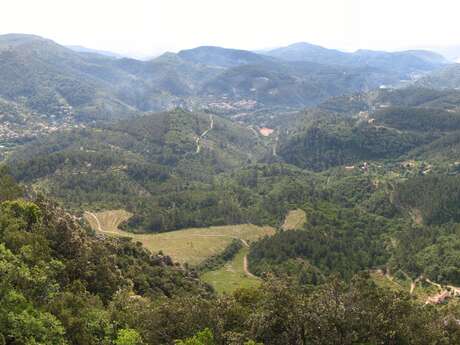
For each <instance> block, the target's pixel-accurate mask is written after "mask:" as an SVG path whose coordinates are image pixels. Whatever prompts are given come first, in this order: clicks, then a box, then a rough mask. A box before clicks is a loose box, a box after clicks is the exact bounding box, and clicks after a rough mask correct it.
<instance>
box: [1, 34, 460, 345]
mask: <svg viewBox="0 0 460 345" xmlns="http://www.w3.org/2000/svg"><path fill="white" fill-rule="evenodd" d="M109 55H110V54H109ZM455 68H456V67H455V66H446V61H445V60H444V59H443V58H442V57H441V56H439V55H437V54H435V53H431V52H427V51H405V52H396V53H387V52H378V51H367V50H366V51H365V50H361V51H357V52H355V53H345V52H340V51H336V50H329V49H325V48H322V47H319V46H314V45H310V44H296V45H293V46H289V47H285V48H278V49H275V50H272V51H268V52H267V51H265V52H250V51H245V50H238V49H227V48H221V47H212V46H203V47H198V48H193V49H188V50H181V51H179V52H178V53H164V54H163V55H161V56H159V57H157V58H154V59H149V60H146V61H141V60H136V59H132V58H122V57H119V56H113V55H110V56H108V55H107V53H104V54H98V53H97V51H93V50H86V49H76V48H75V49H73V50H72V49H68V48H66V47H63V46H60V45H58V44H56V43H54V42H53V41H50V40H47V39H44V38H41V37H38V36H31V35H20V34H11V35H3V36H0V77H1V78H0V160H1V162H0V164H1V165H0V345H3V344H5V345H6V344H8V345H10V344H11V345H45V344H46V345H49V344H51V345H67V344H69V345H70V344H72V345H93V344H94V345H95V344H98V345H145V344H152V345H156V344H171V345H172V344H176V345H181V344H182V345H214V344H216V345H217V344H219V345H261V344H264V345H286V344H293V345H307V344H318V345H320V344H321V345H322V344H331V345H332V344H334V345H335V344H337V345H338V344H340V345H348V344H350V345H351V344H415V345H418V344H420V345H422V344H423V345H425V344H436V345H437V344H439V345H444V344H456V343H459V342H460V326H459V325H460V321H459V320H460V309H459V300H458V298H459V297H460V267H459V265H458V262H459V260H460V242H459V240H458V238H459V235H460V211H459V202H460V187H459V186H460V154H459V152H460V151H459V149H460V91H459V90H456V89H452V87H455V85H454V84H455V80H454V79H455V73H453V74H452V76H453V77H452V78H453V79H452V80H453V81H452V80H451V81H450V83H447V84H445V83H444V82H445V81H444V79H445V78H447V75H448V74H449V73H451V71H454V70H455ZM454 72H455V71H454ZM406 86H407V87H406ZM305 107H306V108H305ZM16 181H17V182H16ZM291 217H294V218H296V217H297V218H296V219H294V220H293V219H292V218H291ZM101 223H102V225H101ZM256 225H257V226H256ZM176 230H181V231H176ZM159 233H161V234H159ZM175 235H177V236H175ZM136 241H141V242H136ZM144 246H145V247H144ZM205 247H206V248H205ZM146 248H150V249H151V250H152V251H155V252H150V251H149V250H148V249H146ZM203 248H205V250H204V249H203ZM157 251H158V252H157ZM171 253H172V254H171ZM177 253H179V254H181V255H177ZM168 255H170V256H168ZM176 255H177V256H176ZM175 258H177V261H178V262H179V263H175V262H174V261H175V260H174V259H175ZM204 282H206V283H204ZM208 284H209V285H208ZM243 286H244V287H245V288H241V287H243Z"/></svg>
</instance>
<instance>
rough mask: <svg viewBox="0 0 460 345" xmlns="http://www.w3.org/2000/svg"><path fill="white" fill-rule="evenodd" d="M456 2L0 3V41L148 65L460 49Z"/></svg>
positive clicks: (214, 0) (218, 0)
mask: <svg viewBox="0 0 460 345" xmlns="http://www.w3.org/2000/svg"><path fill="white" fill-rule="evenodd" d="M459 13H460V1H458V0H314V1H313V0H279V1H278V0H277V1H274V0H226V1H222V0H128V1H127V0H1V12H0V34H6V33H28V34H36V35H39V36H43V37H46V38H50V39H52V40H54V41H56V42H58V43H60V44H64V45H82V46H85V47H89V48H94V49H100V50H109V51H113V52H117V53H121V54H123V55H128V56H135V57H151V56H155V55H159V54H161V53H162V52H165V51H178V50H181V49H188V48H193V47H197V46H201V45H218V46H223V47H227V48H240V49H248V50H258V49H266V48H273V47H279V46H285V45H288V44H291V43H295V42H310V43H314V44H319V45H322V46H325V47H328V48H336V49H342V50H347V51H354V50H356V49H375V50H401V49H407V48H426V47H443V46H449V45H460V25H459V22H458V16H459Z"/></svg>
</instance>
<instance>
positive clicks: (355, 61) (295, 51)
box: [265, 42, 448, 78]
mask: <svg viewBox="0 0 460 345" xmlns="http://www.w3.org/2000/svg"><path fill="white" fill-rule="evenodd" d="M265 54H266V55H269V56H273V57H276V58H279V59H283V60H286V61H308V62H316V63H322V64H331V65H345V66H359V65H361V66H363V65H364V66H371V67H375V68H379V69H382V70H387V71H390V70H391V71H393V72H395V73H398V75H399V76H400V77H401V78H408V77H410V75H411V74H412V73H422V72H427V71H431V70H434V69H436V68H439V67H440V66H442V65H444V64H446V63H448V62H447V60H446V59H445V58H444V57H443V56H441V55H439V54H436V53H433V52H430V51H422V50H420V51H417V50H412V51H402V52H394V53H388V52H382V51H370V50H358V51H356V52H354V53H347V52H342V51H338V50H334V49H327V48H324V47H321V46H317V45H313V44H309V43H304V42H302V43H295V44H292V45H289V46H287V47H281V48H277V49H273V50H271V51H268V52H265Z"/></svg>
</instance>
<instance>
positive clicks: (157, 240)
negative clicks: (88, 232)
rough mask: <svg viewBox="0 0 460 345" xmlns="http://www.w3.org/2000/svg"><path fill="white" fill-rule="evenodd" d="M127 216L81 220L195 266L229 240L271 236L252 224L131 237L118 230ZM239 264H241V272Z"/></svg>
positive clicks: (94, 216) (95, 215) (106, 215)
mask: <svg viewBox="0 0 460 345" xmlns="http://www.w3.org/2000/svg"><path fill="white" fill-rule="evenodd" d="M130 216H131V215H130V214H129V213H128V212H126V211H124V210H115V211H105V212H97V213H93V212H85V215H84V217H85V219H86V220H87V221H88V223H89V224H90V226H91V227H92V228H93V229H94V230H96V231H100V232H102V233H106V234H110V235H114V236H127V237H131V238H132V239H133V240H134V241H139V242H141V243H142V244H143V245H144V246H145V247H146V248H148V249H149V250H151V251H152V252H159V251H160V250H161V251H162V252H163V253H164V254H165V255H169V256H171V257H172V259H173V260H174V261H176V262H179V263H181V264H184V263H188V264H190V265H192V266H193V265H197V264H199V263H200V262H202V261H203V260H204V259H206V258H208V257H210V256H212V255H215V254H218V253H220V252H222V251H223V250H224V249H225V248H226V247H227V246H228V245H229V244H230V243H231V241H232V240H233V239H235V238H238V239H242V240H245V241H246V242H248V243H251V242H253V241H256V240H258V239H259V238H262V237H264V236H270V235H273V234H274V233H275V229H274V228H272V227H269V226H264V227H260V226H256V225H252V224H242V225H229V226H215V227H210V228H191V229H183V230H177V231H170V232H164V233H160V234H133V233H129V232H126V231H122V230H120V229H118V226H119V224H120V223H121V222H123V221H125V220H127V219H129V217H130ZM242 268H243V264H241V269H242Z"/></svg>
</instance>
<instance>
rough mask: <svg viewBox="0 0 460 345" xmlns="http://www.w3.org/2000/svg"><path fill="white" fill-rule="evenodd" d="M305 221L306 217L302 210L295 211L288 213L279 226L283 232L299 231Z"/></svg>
mask: <svg viewBox="0 0 460 345" xmlns="http://www.w3.org/2000/svg"><path fill="white" fill-rule="evenodd" d="M306 221H307V215H306V213H305V211H304V210H301V209H297V210H292V211H289V212H288V214H287V215H286V218H285V219H284V223H283V225H282V226H281V228H282V229H283V230H295V229H301V228H302V227H303V225H304V224H305V222H306Z"/></svg>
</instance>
